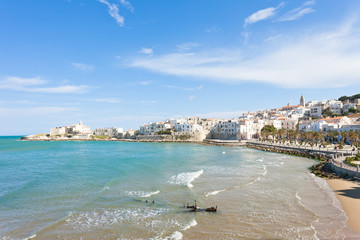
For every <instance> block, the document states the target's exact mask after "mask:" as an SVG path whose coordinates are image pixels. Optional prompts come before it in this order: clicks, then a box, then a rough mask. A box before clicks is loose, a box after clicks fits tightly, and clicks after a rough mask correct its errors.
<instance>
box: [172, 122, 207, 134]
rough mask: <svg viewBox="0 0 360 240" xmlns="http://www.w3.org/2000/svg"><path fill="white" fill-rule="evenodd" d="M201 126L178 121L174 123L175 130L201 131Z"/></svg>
mask: <svg viewBox="0 0 360 240" xmlns="http://www.w3.org/2000/svg"><path fill="white" fill-rule="evenodd" d="M202 129H203V128H202V126H201V125H199V124H195V123H178V124H176V125H175V131H176V132H195V131H202Z"/></svg>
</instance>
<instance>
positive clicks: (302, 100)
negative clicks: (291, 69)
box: [300, 95, 305, 107]
mask: <svg viewBox="0 0 360 240" xmlns="http://www.w3.org/2000/svg"><path fill="white" fill-rule="evenodd" d="M300 105H301V106H302V107H305V98H304V96H303V95H301V98H300Z"/></svg>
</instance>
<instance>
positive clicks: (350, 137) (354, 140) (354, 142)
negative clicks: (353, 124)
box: [347, 130, 359, 146]
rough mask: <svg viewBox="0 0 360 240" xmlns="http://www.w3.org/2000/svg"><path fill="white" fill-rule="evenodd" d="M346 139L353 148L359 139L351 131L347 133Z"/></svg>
mask: <svg viewBox="0 0 360 240" xmlns="http://www.w3.org/2000/svg"><path fill="white" fill-rule="evenodd" d="M347 137H348V138H349V140H350V142H351V146H354V145H355V144H356V143H357V141H358V139H359V136H358V134H357V133H356V132H354V131H353V130H350V131H349V132H348V136H347Z"/></svg>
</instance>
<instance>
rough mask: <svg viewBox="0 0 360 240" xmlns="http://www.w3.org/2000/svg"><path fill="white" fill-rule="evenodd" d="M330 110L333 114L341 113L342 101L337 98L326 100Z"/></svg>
mask: <svg viewBox="0 0 360 240" xmlns="http://www.w3.org/2000/svg"><path fill="white" fill-rule="evenodd" d="M328 104H329V108H330V111H331V112H332V113H334V114H341V110H342V107H343V103H342V102H341V101H337V100H330V101H329V102H328Z"/></svg>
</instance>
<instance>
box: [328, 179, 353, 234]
mask: <svg viewBox="0 0 360 240" xmlns="http://www.w3.org/2000/svg"><path fill="white" fill-rule="evenodd" d="M327 182H328V184H329V185H330V187H331V188H332V189H333V191H334V192H335V194H336V196H337V197H338V199H339V200H340V201H341V205H342V207H343V209H344V211H345V212H346V215H347V216H348V218H349V220H348V223H349V225H350V226H351V228H353V230H355V231H356V232H358V233H360V185H359V184H356V183H354V182H350V181H345V180H341V179H330V180H327Z"/></svg>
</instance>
